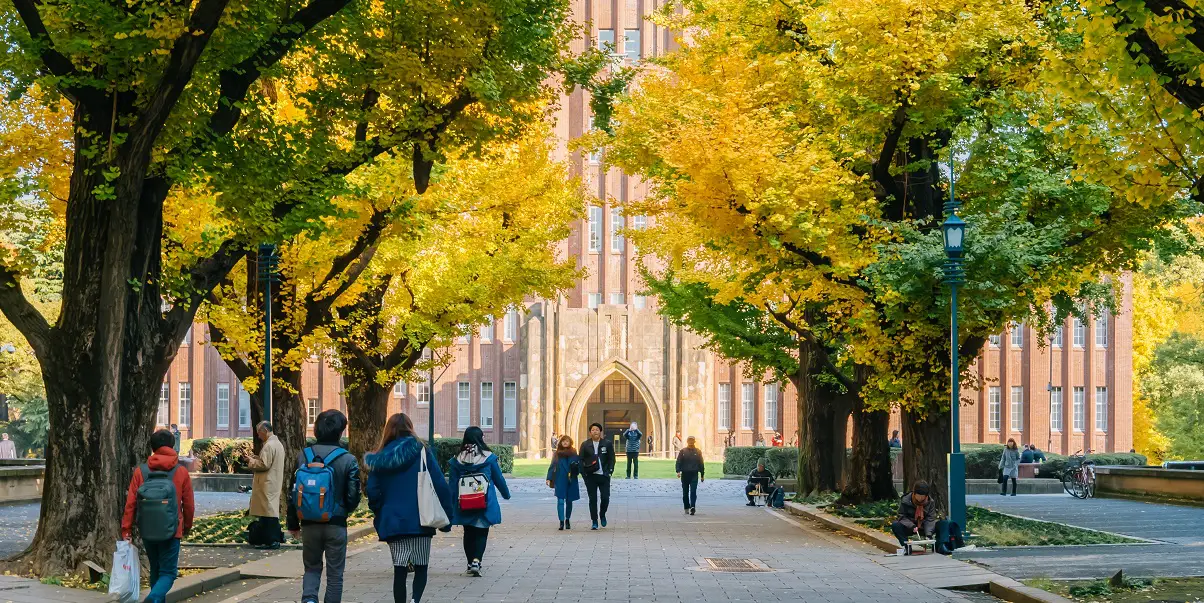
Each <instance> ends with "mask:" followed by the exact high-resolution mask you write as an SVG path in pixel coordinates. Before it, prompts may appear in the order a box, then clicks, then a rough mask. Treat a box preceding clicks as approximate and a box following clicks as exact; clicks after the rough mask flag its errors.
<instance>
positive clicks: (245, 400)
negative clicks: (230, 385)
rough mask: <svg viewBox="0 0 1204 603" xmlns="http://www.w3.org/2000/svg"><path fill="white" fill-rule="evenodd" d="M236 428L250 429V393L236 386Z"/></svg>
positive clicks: (240, 385) (240, 386)
mask: <svg viewBox="0 0 1204 603" xmlns="http://www.w3.org/2000/svg"><path fill="white" fill-rule="evenodd" d="M238 428H239V429H250V428H251V392H248V391H247V390H245V389H243V388H242V384H241V383H240V384H239V385H238Z"/></svg>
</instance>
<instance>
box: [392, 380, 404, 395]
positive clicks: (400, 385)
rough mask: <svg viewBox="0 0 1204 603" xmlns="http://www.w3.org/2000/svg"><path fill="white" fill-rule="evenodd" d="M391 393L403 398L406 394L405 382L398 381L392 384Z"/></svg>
mask: <svg viewBox="0 0 1204 603" xmlns="http://www.w3.org/2000/svg"><path fill="white" fill-rule="evenodd" d="M393 395H394V396H395V397H398V398H404V397H405V395H406V382H405V381H398V382H397V383H394V384H393Z"/></svg>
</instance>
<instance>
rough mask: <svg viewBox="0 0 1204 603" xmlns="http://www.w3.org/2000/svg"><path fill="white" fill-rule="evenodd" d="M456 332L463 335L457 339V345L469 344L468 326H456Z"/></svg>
mask: <svg viewBox="0 0 1204 603" xmlns="http://www.w3.org/2000/svg"><path fill="white" fill-rule="evenodd" d="M456 330H457V331H459V332H460V333H462V334H461V335H459V336H457V337H456V343H468V341H469V335H468V325H456Z"/></svg>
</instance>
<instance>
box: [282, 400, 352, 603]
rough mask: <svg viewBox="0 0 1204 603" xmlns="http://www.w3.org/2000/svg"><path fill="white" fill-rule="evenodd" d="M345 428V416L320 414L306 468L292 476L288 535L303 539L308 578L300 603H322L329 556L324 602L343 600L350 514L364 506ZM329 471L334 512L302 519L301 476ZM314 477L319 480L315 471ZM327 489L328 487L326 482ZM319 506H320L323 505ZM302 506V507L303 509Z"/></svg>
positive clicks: (301, 458) (300, 460) (301, 461)
mask: <svg viewBox="0 0 1204 603" xmlns="http://www.w3.org/2000/svg"><path fill="white" fill-rule="evenodd" d="M344 429H347V417H346V416H344V415H343V413H341V412H339V411H337V410H326V411H322V413H321V414H319V415H318V417H317V419H315V420H314V439H316V440H317V442H316V443H315V444H314V445H313V446H310V447H309V448H306V449H304V450H302V451H301V454H299V455H298V456H297V466H298V467H301V468H302V470H301V471H298V472H297V475H295V476H293V483H292V484H291V485H290V486H289V492H294V493H297V494H296V495H295V496H290V497H289V499H288V516H287V518H288V519H287V520H288V531H289V533H290V534H292V536H293V539H294V540H300V541H301V562H302V563H303V564H304V566H305V577H304V578H303V579H302V581H301V603H318V589H319V588H320V587H321V586H322V557H323V555H325V557H326V597H325V598H324V599H323V600H324V601H325V603H339V602H340V601H342V600H343V568H344V567H345V566H346V564H347V515H348V514H350V513H351V512H353V511H355V509H356V507H358V506H360V465H359V462H358V461H356V460H355V455H353V454H351V453H349V452H347V450H346V449H345V448H343V447H342V446H340V445H339V438H340V437H342V435H343V430H344ZM326 469H329V477H330V480H329V486H330V490H329V493H328V494H326V496H329V497H330V500H334V501H339V506H336V507H334V513H333V514H332V515H330V516H329V517H327V518H325V519H324V518H322V517H321V516H319V517H315V518H309V517H302V516H301V515H302V514H303V513H299V511H304V509H298V508H297V498H300V496H301V494H300V492H305V491H306V490H305V484H304V483H303V484H301V488H302V489H301V491H300V492H298V490H297V480H298V477H299V476H300V477H302V478H304V477H305V476H306V475H309V474H308V473H303V472H305V471H307V470H309V471H313V470H319V471H324V470H326ZM314 475H315V479H316V478H317V477H318V476H319V474H318V473H315V474H314ZM324 485H325V484H324ZM319 504H321V503H319ZM302 506H304V505H302Z"/></svg>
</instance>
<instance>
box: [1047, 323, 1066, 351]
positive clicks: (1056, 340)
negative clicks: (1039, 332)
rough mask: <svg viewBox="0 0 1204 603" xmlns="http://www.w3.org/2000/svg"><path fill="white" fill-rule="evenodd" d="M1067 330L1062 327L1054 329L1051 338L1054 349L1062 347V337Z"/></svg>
mask: <svg viewBox="0 0 1204 603" xmlns="http://www.w3.org/2000/svg"><path fill="white" fill-rule="evenodd" d="M1065 330H1066V329H1065V327H1063V326H1062V325H1058V326H1056V327H1054V330H1053V335H1052V336H1051V337H1050V338H1049V339H1050V341H1049V343H1050V344H1051V345H1052V346H1053V347H1055V348H1060V347H1062V335H1063V331H1065Z"/></svg>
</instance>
